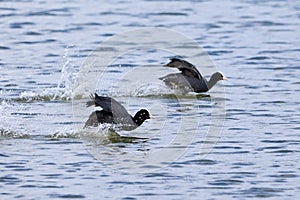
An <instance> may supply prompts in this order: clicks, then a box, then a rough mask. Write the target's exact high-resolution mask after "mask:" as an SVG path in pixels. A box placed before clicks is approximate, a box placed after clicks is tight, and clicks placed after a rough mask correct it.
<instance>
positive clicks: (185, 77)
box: [159, 58, 227, 93]
mask: <svg viewBox="0 0 300 200" xmlns="http://www.w3.org/2000/svg"><path fill="white" fill-rule="evenodd" d="M164 66H165V67H172V68H177V69H179V70H180V71H181V73H172V74H168V75H166V76H164V77H161V78H159V79H160V80H162V81H163V82H165V84H166V85H167V86H168V87H169V88H171V89H176V90H179V91H181V92H183V93H188V92H196V93H201V92H207V91H208V90H210V89H211V88H212V87H213V86H214V85H215V84H216V83H217V82H218V81H220V80H227V78H226V77H225V76H224V75H223V74H222V73H221V72H216V73H214V74H213V75H212V76H211V77H210V80H209V81H207V80H206V79H205V78H204V77H203V76H202V75H201V74H200V72H199V71H198V70H197V68H196V67H195V66H194V65H193V64H191V63H189V62H187V61H185V60H181V59H178V58H172V59H171V61H170V62H169V63H168V64H166V65H164Z"/></svg>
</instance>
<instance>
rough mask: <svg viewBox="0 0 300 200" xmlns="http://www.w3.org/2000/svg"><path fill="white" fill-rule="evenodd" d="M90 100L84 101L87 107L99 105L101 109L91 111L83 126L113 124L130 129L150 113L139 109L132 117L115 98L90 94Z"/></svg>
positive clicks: (122, 128)
mask: <svg viewBox="0 0 300 200" xmlns="http://www.w3.org/2000/svg"><path fill="white" fill-rule="evenodd" d="M90 98H91V100H90V101H88V102H87V103H86V105H87V107H89V106H93V105H94V106H96V107H98V106H99V107H101V108H102V110H96V111H94V112H92V113H91V114H90V116H89V119H88V120H87V121H86V123H85V126H84V127H91V126H94V127H95V126H98V125H99V124H113V125H116V127H117V128H119V129H121V130H126V131H131V130H133V129H136V128H137V127H138V126H140V125H142V124H143V122H144V121H145V120H147V119H150V114H149V112H148V111H147V110H145V109H141V110H139V111H138V112H137V113H136V114H135V115H134V117H132V116H131V115H130V114H129V113H128V112H127V110H126V109H125V108H124V107H123V106H122V105H121V104H120V103H119V102H117V101H116V100H115V99H113V98H111V97H104V96H99V95H98V94H97V93H95V96H93V95H91V96H90Z"/></svg>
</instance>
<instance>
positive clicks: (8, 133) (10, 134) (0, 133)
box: [0, 128, 30, 139]
mask: <svg viewBox="0 0 300 200" xmlns="http://www.w3.org/2000/svg"><path fill="white" fill-rule="evenodd" d="M0 137H3V138H14V139H23V138H29V137H30V134H28V133H26V132H23V133H22V132H18V131H14V130H10V129H3V128H0Z"/></svg>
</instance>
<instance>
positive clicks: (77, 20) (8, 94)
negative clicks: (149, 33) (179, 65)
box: [0, 0, 300, 199]
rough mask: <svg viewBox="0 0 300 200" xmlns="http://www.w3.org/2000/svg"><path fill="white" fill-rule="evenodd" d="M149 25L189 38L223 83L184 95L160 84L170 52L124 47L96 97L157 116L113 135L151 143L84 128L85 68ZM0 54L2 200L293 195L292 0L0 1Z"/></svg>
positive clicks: (299, 14) (296, 52) (298, 119)
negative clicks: (108, 45)
mask: <svg viewBox="0 0 300 200" xmlns="http://www.w3.org/2000/svg"><path fill="white" fill-rule="evenodd" d="M144 27H151V28H154V29H155V28H166V29H170V30H173V31H177V32H178V33H180V34H183V35H184V36H185V37H187V38H190V39H191V40H194V41H196V42H197V43H198V44H199V46H201V47H202V48H203V49H204V51H206V52H207V53H208V55H209V56H210V58H211V60H212V62H213V63H214V64H215V65H216V66H217V69H218V70H219V71H222V72H223V74H225V75H226V77H228V79H229V81H226V82H225V81H222V82H219V83H218V84H217V85H216V86H215V87H214V88H213V89H212V91H211V92H208V93H207V95H209V96H199V95H195V94H193V93H192V94H188V95H186V96H184V95H183V96H179V100H178V99H177V98H174V96H173V95H166V94H161V93H164V92H165V89H163V88H162V87H163V86H162V85H161V83H160V81H159V80H158V79H156V78H158V77H159V76H163V75H166V73H167V72H174V71H175V70H169V71H167V69H165V68H163V67H162V65H163V64H166V63H167V62H168V58H169V57H171V56H172V52H167V51H164V50H161V49H160V50H157V49H156V50H153V49H152V50H151V49H150V50H147V49H146V50H145V49H144V50H143V49H142V50H141V51H137V52H127V54H124V55H123V56H122V57H121V58H119V59H118V60H114V62H113V63H112V65H111V67H110V68H109V69H110V70H109V71H108V72H107V73H105V76H104V77H102V79H101V80H105V81H102V82H101V81H100V82H99V83H98V85H97V83H94V84H95V85H96V88H94V89H96V90H98V92H99V93H102V94H105V93H106V94H109V95H112V96H114V97H115V98H116V99H118V100H119V101H120V102H122V104H124V106H125V107H126V108H127V109H128V110H129V112H130V113H132V114H133V113H134V112H136V111H137V110H138V109H140V108H147V109H149V110H150V112H151V113H152V114H153V115H154V117H155V118H154V119H152V120H148V121H147V122H146V123H144V124H143V125H142V126H141V127H139V128H137V129H136V130H135V131H132V132H131V133H130V132H121V134H122V135H125V136H131V135H133V136H137V137H145V138H149V139H148V140H142V141H140V140H138V141H134V142H117V143H115V142H112V141H107V140H105V138H103V135H101V133H100V132H101V131H99V130H92V131H90V132H89V133H86V132H84V131H83V130H81V129H80V128H78V127H81V126H82V122H84V121H85V120H86V118H87V116H88V115H89V113H90V112H91V109H87V108H85V107H84V102H85V101H87V98H86V97H84V96H82V97H80V95H79V96H76V98H75V100H74V99H73V101H72V97H73V96H72V95H73V92H74V88H75V86H76V84H78V82H76V77H78V74H80V69H82V68H81V67H82V66H84V65H86V63H87V62H86V60H87V59H88V57H89V55H91V53H92V52H93V50H95V49H96V48H98V47H99V45H101V43H103V41H106V40H107V39H109V38H111V37H113V36H116V35H118V34H122V33H124V31H130V30H134V29H138V28H144ZM137 33H139V32H137ZM138 36H139V35H137V41H136V43H139V42H140V41H139V40H138V38H139V37H138ZM170 38H172V35H170ZM162 39H163V38H162ZM124 40H125V42H126V38H124ZM125 42H124V43H125ZM178 42H180V41H178ZM130 44H131V45H132V46H133V47H134V43H130ZM114 45H115V48H116V49H118V48H121V47H122V45H124V44H123V43H122V42H120V43H115V44H114ZM172 45H175V46H176V45H177V44H169V43H166V44H165V46H166V47H168V46H170V47H171V46H172ZM177 46H178V45H177ZM179 46H180V48H181V49H185V50H188V49H189V48H190V47H189V46H188V45H186V46H185V45H179ZM106 51H112V52H114V49H106ZM101 53H103V52H101V51H100V52H99V54H100V55H102V54H101ZM0 55H1V56H0V121H1V123H0V198H1V199H73V198H74V199H104V198H107V199H157V198H158V199H261V198H266V199H298V198H299V197H300V186H299V185H300V178H299V177H300V174H299V172H300V161H299V157H300V152H299V151H300V150H299V146H300V136H299V133H300V132H299V130H300V125H299V124H300V104H299V98H300V95H299V92H300V80H299V78H300V4H299V2H298V1H293V0H286V1H285V0H268V1H257V0H248V1H246V0H245V1H229V0H226V1H217V0H212V1H205V0H204V1H193V0H190V1H146V0H145V1H123V0H119V1H106V2H104V1H92V0H91V1H90V0H89V1H64V0H55V1H42V0H40V1H37V0H36V1H35V0H27V1H25V0H24V1H23V0H19V1H18V0H17V1H0ZM173 56H174V55H173ZM99 65H101V63H100V64H99ZM138 66H144V67H143V68H142V70H138V69H140V68H138ZM145 66H146V67H145ZM147 66H148V67H147ZM133 69H134V70H133ZM198 69H199V70H200V71H202V72H203V74H204V75H205V77H209V75H210V73H206V72H207V71H209V70H207V68H206V69H205V68H204V67H203V68H201V66H199V65H198ZM130 70H131V71H130ZM212 70H214V69H212ZM124 71H125V72H126V73H123V72H124ZM129 72H130V73H129ZM124 74H125V75H124ZM108 76H109V77H108ZM128 76H130V77H128ZM134 77H137V78H136V79H137V81H141V80H144V81H145V83H142V84H140V85H139V87H138V88H134V83H135V81H134V80H132V79H131V81H130V82H126V81H127V79H129V78H134ZM98 78H99V77H98ZM106 80H107V81H106ZM109 80H110V81H111V83H112V84H113V83H114V82H115V81H116V80H118V84H116V85H112V87H111V88H106V85H105V84H104V85H103V84H101V83H103V82H105V83H108V82H109ZM148 80H150V81H153V82H151V83H150V84H149V85H147V83H146V81H148ZM91 81H92V79H91ZM155 81H156V82H155ZM125 83H126V84H125ZM139 83H140V82H139ZM131 84H132V85H131ZM127 85H130V86H131V87H130V88H127V87H126V86H127ZM85 92H88V93H90V92H94V91H85ZM216 108H217V110H219V111H221V113H217V115H216V116H217V117H216V119H217V124H215V123H213V124H212V123H211V121H213V118H214V116H215V115H214V109H216ZM224 109H225V112H223V111H224ZM223 114H226V115H225V118H224V115H223ZM74 116H75V117H74ZM80 117H81V119H80ZM213 125H216V127H217V128H218V131H216V133H217V134H216V135H209V134H208V133H210V132H209V130H210V127H211V126H213ZM180 128H182V129H180ZM176 139H179V140H176ZM170 141H175V143H171V142H170ZM205 144H208V146H205ZM209 144H211V146H209ZM164 149H166V151H163V150H164ZM168 150H170V151H168ZM157 152H158V153H157ZM161 152H165V153H166V154H161ZM168 153H170V154H168ZM172 156H174V157H172ZM156 161H157V162H156ZM149 163H150V164H149Z"/></svg>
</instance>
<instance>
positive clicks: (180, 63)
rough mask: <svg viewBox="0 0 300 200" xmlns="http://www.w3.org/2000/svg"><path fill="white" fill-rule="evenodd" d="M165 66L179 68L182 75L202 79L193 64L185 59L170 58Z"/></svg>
mask: <svg viewBox="0 0 300 200" xmlns="http://www.w3.org/2000/svg"><path fill="white" fill-rule="evenodd" d="M165 66H166V67H173V68H177V69H179V70H180V71H181V73H182V74H183V75H184V76H188V77H194V78H198V79H203V77H202V75H201V74H200V72H199V71H198V69H197V68H196V67H195V66H194V65H193V64H191V63H189V62H187V61H185V60H181V59H178V58H171V61H170V62H169V63H168V64H166V65H165Z"/></svg>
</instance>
